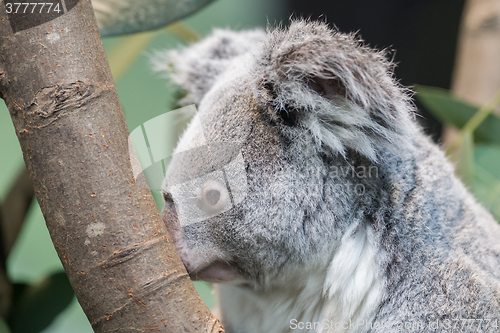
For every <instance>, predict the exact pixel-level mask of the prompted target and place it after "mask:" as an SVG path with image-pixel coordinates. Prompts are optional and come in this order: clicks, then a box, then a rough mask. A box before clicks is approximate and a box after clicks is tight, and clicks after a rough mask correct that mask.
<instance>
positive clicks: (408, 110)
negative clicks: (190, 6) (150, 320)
mask: <svg viewBox="0 0 500 333" xmlns="http://www.w3.org/2000/svg"><path fill="white" fill-rule="evenodd" d="M169 62H171V63H172V65H173V75H172V77H173V79H174V81H175V82H176V83H178V84H179V85H181V87H183V88H184V89H185V90H186V93H187V97H186V99H185V102H186V103H190V102H195V103H199V112H198V117H199V119H200V120H201V125H202V126H201V129H200V130H196V128H195V127H194V125H192V128H191V130H188V132H187V133H186V134H185V135H184V137H183V138H182V139H181V141H180V144H179V147H178V149H177V153H178V154H176V155H175V156H174V157H173V159H172V163H171V165H170V166H169V170H168V171H167V176H166V179H165V183H164V185H163V187H162V188H163V192H164V194H165V196H166V198H167V204H166V208H165V210H164V213H163V215H164V218H165V220H166V224H167V227H168V229H169V231H170V232H171V234H172V236H173V238H174V241H175V243H176V247H177V249H178V251H179V253H180V255H181V258H182V259H183V261H184V263H185V265H186V267H187V268H188V270H189V271H190V272H191V274H192V276H195V275H196V274H197V273H198V272H201V271H202V269H203V268H204V267H205V266H206V265H208V264H210V263H214V262H218V263H225V264H229V265H230V266H231V267H232V272H233V273H234V275H231V274H229V275H224V276H225V277H228V276H229V277H230V280H231V282H232V283H233V285H234V286H224V285H223V286H222V287H221V299H220V301H221V304H222V311H223V313H222V317H223V323H224V324H225V325H226V328H227V330H228V332H237V333H253V331H251V330H254V331H255V330H257V331H259V330H260V331H261V332H266V331H268V332H271V333H273V332H292V331H295V330H293V329H291V325H290V323H289V320H291V319H294V318H295V319H297V320H299V321H300V320H303V321H309V320H310V321H318V320H328V319H332V320H333V319H335V320H349V319H352V320H354V319H356V320H366V322H367V323H368V326H365V327H362V326H360V327H350V326H349V327H347V328H346V327H345V326H343V327H336V328H325V327H323V328H317V331H318V332H319V331H321V332H347V331H352V332H399V331H405V332H450V331H457V332H473V331H483V332H496V331H497V329H496V328H495V327H494V326H493V324H491V323H492V322H490V324H489V326H486V322H483V323H482V324H481V322H480V320H481V319H483V320H493V321H497V320H500V303H499V300H500V298H499V297H500V296H499V292H500V242H499V240H500V227H499V226H498V224H497V222H496V221H495V220H494V219H493V218H492V216H491V215H490V214H489V213H488V212H487V211H486V210H485V209H483V208H482V207H481V206H480V205H479V204H478V203H476V202H475V200H474V198H473V197H472V195H471V194H470V193H468V191H467V190H466V189H465V187H464V186H463V184H462V183H461V182H460V181H459V180H458V179H457V178H456V177H455V175H454V169H453V166H452V165H451V164H450V163H449V162H448V161H447V160H446V158H445V156H444V154H443V152H442V151H441V150H440V149H439V147H437V146H436V145H435V144H433V143H432V142H431V141H430V140H429V139H428V138H427V137H426V136H425V135H424V134H423V133H422V132H421V130H420V129H419V128H418V126H417V124H416V122H415V121H414V119H413V115H412V114H413V111H414V109H413V106H412V104H411V99H410V97H409V94H408V91H406V90H405V89H403V88H402V87H400V86H399V85H398V84H397V83H396V82H395V80H394V79H393V78H392V64H391V63H390V62H388V61H387V60H386V57H385V55H384V53H380V52H377V51H375V50H372V49H370V48H368V47H366V46H363V44H362V42H361V41H360V40H359V39H358V38H357V37H356V36H355V35H346V34H342V33H340V32H337V31H335V30H331V29H330V28H328V26H327V25H326V24H324V23H317V22H305V21H295V22H292V24H291V26H290V27H289V28H288V29H286V30H282V29H276V30H272V31H268V33H267V34H264V33H262V32H258V31H253V32H241V33H238V32H231V31H223V30H219V31H216V32H215V33H214V34H213V35H212V36H210V37H208V38H207V39H206V40H204V41H201V42H200V43H198V44H195V45H193V46H190V47H188V48H185V49H183V50H180V51H175V52H173V53H170V56H169V59H168V60H167V59H165V60H164V65H162V66H161V67H162V68H161V69H166V68H170V65H166V64H169ZM202 137H203V138H202ZM202 139H203V140H205V143H206V144H207V145H206V146H204V147H203V148H200V149H198V150H197V149H191V150H189V148H192V147H193V146H194V145H195V144H194V143H196V142H197V143H201V142H204V141H203V140H202ZM240 152H241V156H242V157H243V161H244V162H243V163H244V168H243V170H244V172H245V178H246V179H245V178H243V179H242V178H241V177H240V178H237V177H236V176H232V174H231V172H229V171H228V170H227V168H226V169H224V168H225V166H226V165H227V164H228V163H229V162H230V161H232V160H234V159H235V156H239V155H238V154H239V153H240ZM370 167H372V168H373V169H369V168H370ZM218 170H225V171H224V175H225V176H224V177H225V178H223V176H220V177H222V178H220V179H222V180H220V182H222V183H224V181H225V182H226V184H225V185H227V187H228V189H229V192H231V191H232V190H233V189H234V183H237V182H239V186H240V187H241V188H244V190H245V193H246V196H245V197H244V199H243V200H242V201H241V202H237V201H236V200H235V199H234V198H235V195H234V193H233V194H231V200H232V201H231V202H232V203H233V205H232V206H231V207H230V209H227V207H226V208H224V209H225V210H221V213H219V214H216V213H213V212H211V213H210V214H208V215H207V216H206V218H205V219H203V218H202V219H201V220H202V221H199V222H196V223H191V224H190V223H189V221H184V222H183V221H180V222H179V218H178V216H177V217H176V211H179V209H181V210H182V211H183V212H188V213H186V214H191V213H190V212H192V211H193V210H192V209H191V210H190V208H189V207H180V205H190V204H193V205H195V206H196V205H200V202H201V201H200V200H202V199H203V198H202V199H200V198H193V197H189V198H188V199H189V200H187V199H186V200H184V199H183V198H181V199H180V200H176V196H177V198H179V196H182V195H186V196H189V195H191V196H192V195H193V193H195V194H196V193H202V194H200V195H204V194H203V193H204V192H203V191H205V190H203V189H202V188H200V189H199V192H196V191H197V190H196V186H200V187H202V186H204V185H203V184H201V185H196V184H198V183H196V182H194V183H193V182H191V183H189V184H190V185H189V186H187V185H183V184H188V183H187V181H188V180H190V179H206V178H207V177H208V178H209V177H210V175H215V174H220V175H222V173H217V172H218ZM346 170H347V171H346ZM366 170H373V171H374V172H375V171H376V175H375V173H374V174H373V175H372V174H370V175H367V174H366ZM362 171H365V172H364V173H363V172H362ZM228 177H229V178H231V179H227V178H228ZM233 178H234V179H238V181H234V179H233ZM224 179H225V180H224ZM231 181H232V183H231ZM200 182H201V183H203V181H200ZM228 182H229V183H230V185H228ZM176 184H177V185H178V184H180V186H178V187H177V190H176V191H178V192H179V193H180V194H179V193H177V194H176V195H174V198H173V201H172V199H171V196H172V190H171V189H172V188H173V186H174V185H176ZM210 186H211V185H210ZM217 186H219V185H217ZM192 187H194V188H195V190H193V189H192ZM188 188H189V190H188ZM208 188H209V189H210V188H211V187H208ZM359 189H363V193H360V191H359ZM183 191H184V192H183ZM189 191H191V192H189ZM193 191H194V192H193ZM221 191H222V190H221ZM188 192H189V193H190V194H189V193H188ZM240 192H241V191H240ZM183 193H184V194H183ZM221 193H222V192H221ZM221 195H222V194H221ZM227 200H229V199H227ZM228 204H229V201H228ZM193 209H194V208H193ZM186 216H188V215H186ZM350 244H351V245H352V246H353V248H352V249H351V247H350V246H351V245H350ZM217 272H218V271H217ZM226 273H227V272H226ZM318 281H319V282H318ZM346 290H348V291H349V293H351V291H352V293H351V294H352V295H351V294H346ZM281 300H283V301H281ZM269 318H271V320H269ZM453 319H455V321H454V320H453ZM458 319H470V320H472V319H473V321H472V326H470V327H462V328H461V329H456V330H452V328H451V327H448V324H449V325H451V326H453V325H456V324H457V322H458V324H459V327H461V325H462V322H461V321H457V320H458ZM281 321H283V322H281ZM407 323H410V324H408V325H407ZM411 323H413V326H412V324H411ZM468 323H469V324H470V323H471V321H469V322H468ZM374 324H375V325H374ZM498 324H499V325H500V323H498ZM259 325H260V326H259ZM377 325H379V326H377ZM380 325H385V326H380ZM402 325H407V326H402ZM434 325H437V326H434ZM478 325H482V326H480V329H479V330H478ZM402 327H403V329H401V328H402ZM271 330H272V331H271ZM296 331H299V329H297V330H296Z"/></svg>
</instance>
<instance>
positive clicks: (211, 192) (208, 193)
mask: <svg viewBox="0 0 500 333" xmlns="http://www.w3.org/2000/svg"><path fill="white" fill-rule="evenodd" d="M201 201H202V206H203V209H204V210H206V211H207V212H209V213H216V212H217V211H220V210H222V209H223V208H224V207H226V205H227V203H228V201H229V193H228V191H227V188H226V186H224V184H222V183H221V182H219V181H217V180H213V179H209V180H207V181H206V182H205V184H203V186H202V188H201Z"/></svg>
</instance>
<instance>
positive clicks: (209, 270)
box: [188, 261, 242, 283]
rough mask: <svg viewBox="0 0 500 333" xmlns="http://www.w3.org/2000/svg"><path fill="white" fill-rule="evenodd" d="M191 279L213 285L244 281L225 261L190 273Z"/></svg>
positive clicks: (216, 262)
mask: <svg viewBox="0 0 500 333" xmlns="http://www.w3.org/2000/svg"><path fill="white" fill-rule="evenodd" d="M188 273H189V277H191V279H192V280H194V281H207V282H212V283H221V282H222V283H228V282H232V283H234V282H236V281H239V280H241V279H242V277H241V275H239V274H238V272H236V271H235V270H234V268H233V267H231V266H230V265H229V264H228V263H226V262H224V261H215V262H213V263H211V264H209V265H208V266H205V267H203V268H201V269H196V270H193V271H189V269H188Z"/></svg>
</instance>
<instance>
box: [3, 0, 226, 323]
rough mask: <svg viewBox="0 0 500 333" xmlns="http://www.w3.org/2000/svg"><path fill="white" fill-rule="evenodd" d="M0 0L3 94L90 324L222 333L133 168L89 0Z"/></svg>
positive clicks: (60, 250) (145, 185)
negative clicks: (31, 4)
mask: <svg viewBox="0 0 500 333" xmlns="http://www.w3.org/2000/svg"><path fill="white" fill-rule="evenodd" d="M8 3H10V1H4V2H0V95H1V96H2V97H3V98H4V99H5V102H6V104H7V107H8V109H9V112H10V114H11V116H12V121H13V122H14V127H15V129H16V134H17V136H18V138H19V141H20V143H21V147H22V150H23V155H24V160H25V162H26V166H27V168H28V171H29V174H30V178H31V179H32V181H33V185H34V188H35V193H36V196H37V199H38V202H39V204H40V208H41V210H42V212H43V214H44V217H45V221H46V223H47V227H48V229H49V232H50V235H51V238H52V241H53V243H54V246H55V248H56V250H57V253H58V255H59V258H60V259H61V261H62V263H63V266H64V268H65V270H66V273H67V274H68V277H69V280H70V282H71V285H72V286H73V289H74V290H75V293H76V296H77V298H78V300H79V302H80V304H81V306H82V308H83V310H84V312H85V313H86V315H87V317H88V319H89V321H90V322H91V323H92V326H93V328H94V331H95V332H137V331H146V330H147V331H156V332H222V331H223V328H222V326H221V325H220V324H219V323H218V320H217V319H216V318H215V317H213V315H212V314H211V313H210V311H209V310H208V308H207V307H206V306H205V305H204V303H203V302H202V300H201V298H200V297H199V295H198V294H197V293H196V290H195V289H194V287H193V285H192V283H191V281H190V280H189V278H188V276H187V273H186V271H185V269H184V266H183V265H182V262H181V261H180V259H179V257H178V255H177V253H176V251H175V248H174V246H173V245H172V243H171V242H170V240H169V236H168V234H167V231H166V228H165V225H164V223H163V221H162V220H161V218H160V216H159V214H158V211H157V208H156V206H155V203H154V201H153V199H152V196H151V194H150V192H149V190H148V189H147V184H146V183H145V181H144V179H142V178H141V179H138V180H134V178H133V174H132V169H131V163H130V158H129V156H130V155H129V149H128V130H127V126H126V124H125V119H124V116H123V112H122V110H121V107H120V103H119V100H118V95H117V92H116V89H115V86H114V84H113V80H112V77H111V74H110V71H109V66H108V63H107V61H106V57H105V54H104V49H103V46H102V42H101V39H100V35H99V30H98V29H97V25H96V22H95V18H94V13H93V11H92V6H91V4H90V0H80V1H78V0H65V6H64V7H65V9H67V12H62V13H60V14H59V13H57V14H56V13H52V14H40V15H39V16H37V14H31V13H27V14H7V11H8V9H7V6H6V4H8ZM56 3H59V1H54V4H56ZM138 98H140V97H138Z"/></svg>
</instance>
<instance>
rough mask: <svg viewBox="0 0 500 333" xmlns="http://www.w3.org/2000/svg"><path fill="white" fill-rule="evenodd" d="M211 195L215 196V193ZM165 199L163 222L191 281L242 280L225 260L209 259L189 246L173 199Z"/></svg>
mask: <svg viewBox="0 0 500 333" xmlns="http://www.w3.org/2000/svg"><path fill="white" fill-rule="evenodd" d="M212 191H214V190H212ZM211 195H212V196H215V194H213V193H212V194H211ZM164 198H165V207H164V208H163V211H162V218H163V222H164V223H165V226H166V227H167V230H168V232H169V233H170V236H171V238H172V241H173V242H174V245H175V249H176V250H177V252H178V253H179V256H180V258H181V260H182V263H183V264H184V267H186V270H187V272H188V273H189V276H190V277H191V279H192V280H195V281H198V280H201V281H207V282H235V281H237V280H240V279H241V276H240V275H239V274H238V273H237V272H236V271H235V270H234V269H233V268H232V267H231V265H229V264H228V263H227V261H226V260H224V259H223V258H218V257H208V256H210V254H209V255H208V256H207V254H206V251H200V249H196V248H191V247H189V246H188V244H187V242H186V241H185V239H184V235H183V228H182V226H181V224H180V223H179V219H178V216H177V211H176V209H175V204H174V202H173V200H172V197H171V196H170V195H169V194H168V193H166V194H164ZM212 199H213V200H215V199H214V198H212ZM201 253H204V255H202V254H201Z"/></svg>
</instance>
